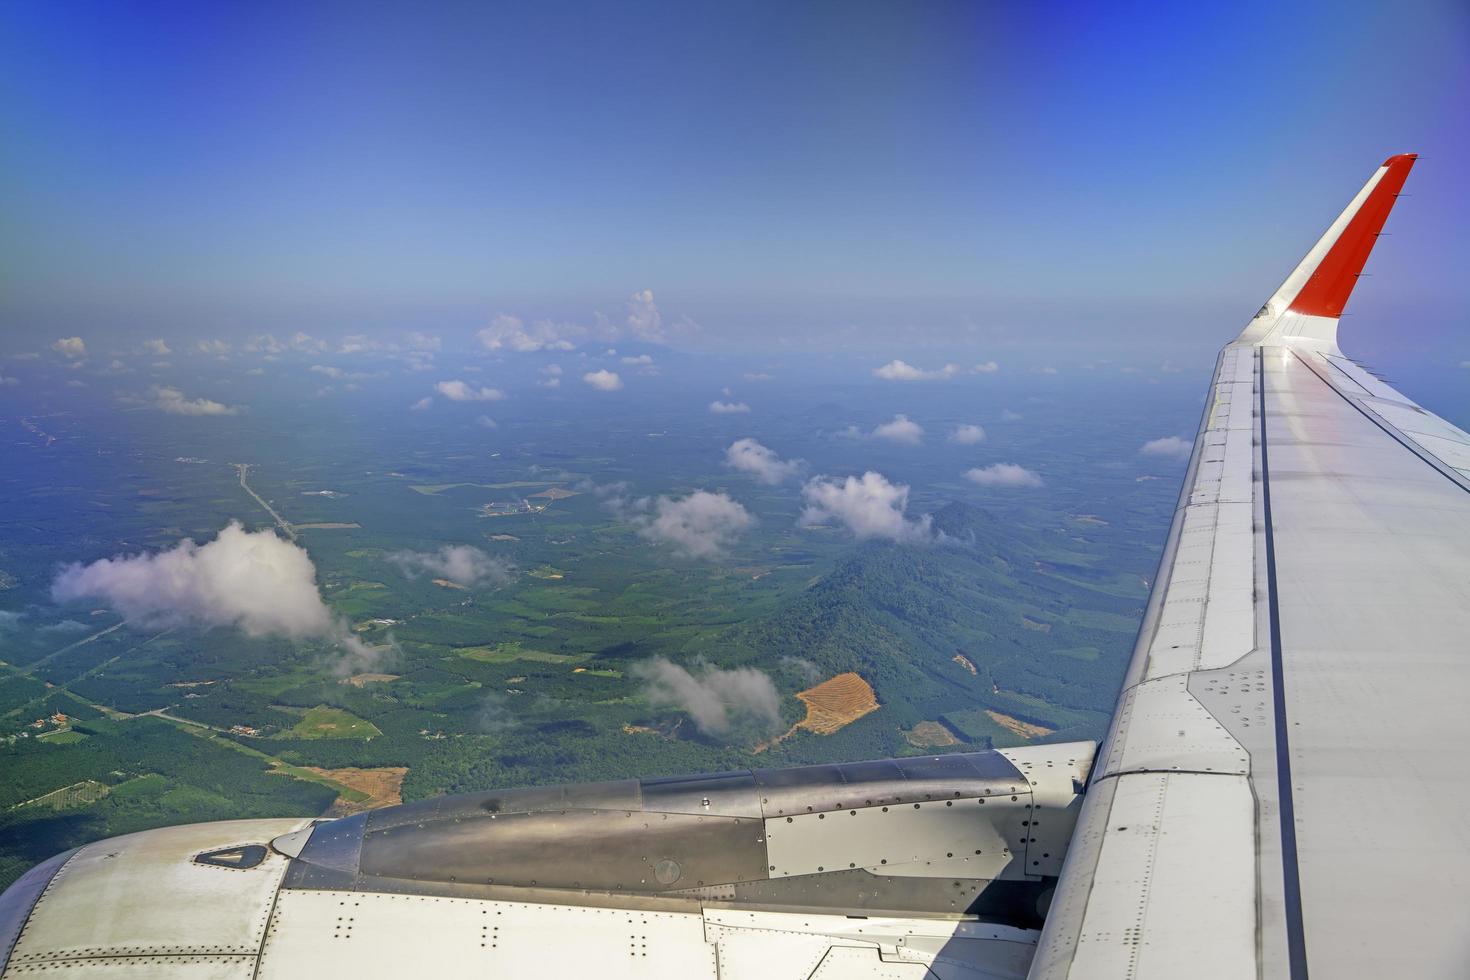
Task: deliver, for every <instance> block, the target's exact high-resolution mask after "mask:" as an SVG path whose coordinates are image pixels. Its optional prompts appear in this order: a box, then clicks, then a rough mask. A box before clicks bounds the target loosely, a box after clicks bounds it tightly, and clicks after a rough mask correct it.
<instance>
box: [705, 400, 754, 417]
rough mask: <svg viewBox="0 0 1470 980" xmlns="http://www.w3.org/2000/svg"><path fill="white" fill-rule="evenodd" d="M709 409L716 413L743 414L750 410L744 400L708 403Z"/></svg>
mask: <svg viewBox="0 0 1470 980" xmlns="http://www.w3.org/2000/svg"><path fill="white" fill-rule="evenodd" d="M709 410H710V411H711V412H713V413H714V414H716V415H744V414H746V413H747V412H749V411H750V406H749V405H747V404H745V402H721V401H713V402H710V403H709Z"/></svg>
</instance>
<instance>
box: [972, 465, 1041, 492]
mask: <svg viewBox="0 0 1470 980" xmlns="http://www.w3.org/2000/svg"><path fill="white" fill-rule="evenodd" d="M965 479H967V480H969V481H970V482H971V483H975V484H978V485H980V486H982V487H1039V486H1041V485H1042V479H1041V475H1040V474H1038V473H1037V472H1036V471H1035V470H1028V469H1026V467H1024V466H1018V465H1017V464H1015V463H993V464H991V465H990V466H986V467H983V468H982V467H978V466H977V467H975V468H974V469H970V470H966V471H965Z"/></svg>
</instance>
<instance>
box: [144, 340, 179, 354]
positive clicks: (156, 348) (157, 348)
mask: <svg viewBox="0 0 1470 980" xmlns="http://www.w3.org/2000/svg"><path fill="white" fill-rule="evenodd" d="M143 351H144V353H147V354H153V355H155V356H157V357H167V356H169V355H170V354H172V353H173V351H171V350H169V347H168V344H166V343H164V342H163V338H161V337H158V338H155V339H153V340H145V341H143Z"/></svg>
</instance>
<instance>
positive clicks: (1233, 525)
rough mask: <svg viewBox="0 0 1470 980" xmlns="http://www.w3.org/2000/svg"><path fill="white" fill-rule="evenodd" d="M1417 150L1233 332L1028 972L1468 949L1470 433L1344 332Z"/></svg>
mask: <svg viewBox="0 0 1470 980" xmlns="http://www.w3.org/2000/svg"><path fill="white" fill-rule="evenodd" d="M1414 160H1415V157H1414V156H1413V155H1412V154H1406V155H1401V156H1395V157H1391V158H1390V159H1388V160H1387V161H1385V162H1384V164H1383V166H1381V167H1380V168H1379V169H1378V170H1377V171H1376V172H1375V173H1374V174H1373V176H1372V177H1371V178H1370V179H1369V181H1368V183H1367V184H1366V185H1365V186H1364V188H1363V190H1362V191H1360V192H1359V193H1358V195H1357V196H1356V197H1355V198H1354V199H1353V201H1352V203H1351V204H1350V205H1349V206H1348V208H1347V210H1345V211H1344V212H1343V213H1342V215H1341V216H1340V217H1339V218H1338V219H1337V220H1336V221H1335V222H1334V223H1333V225H1332V226H1331V228H1329V229H1328V232H1327V234H1326V235H1324V236H1323V238H1322V240H1321V241H1319V242H1318V243H1317V245H1316V246H1315V247H1314V248H1313V249H1312V250H1311V252H1309V253H1308V254H1307V257H1306V258H1305V259H1303V261H1302V263H1301V265H1300V266H1298V268H1297V269H1296V270H1294V271H1293V272H1292V274H1291V276H1289V277H1288V278H1287V280H1286V282H1285V283H1284V284H1283V285H1282V286H1281V288H1280V289H1279V290H1277V292H1276V293H1275V294H1274V295H1273V296H1272V297H1271V299H1270V300H1268V301H1267V303H1266V304H1265V306H1263V307H1262V309H1261V312H1260V313H1259V314H1257V316H1256V317H1255V318H1254V319H1253V320H1252V321H1251V323H1250V324H1249V325H1248V326H1247V327H1246V328H1245V330H1244V331H1243V332H1242V333H1241V335H1240V337H1239V338H1237V339H1236V340H1235V341H1234V342H1232V343H1231V344H1229V345H1227V346H1226V347H1225V349H1224V350H1223V351H1221V354H1220V357H1219V360H1218V362H1217V366H1216V371H1215V376H1214V380H1213V382H1212V389H1211V396H1210V399H1209V405H1208V408H1207V410H1206V412H1205V416H1204V419H1203V421H1202V422H1201V425H1200V430H1199V434H1198V436H1197V437H1196V440H1195V448H1194V454H1193V457H1192V459H1191V461H1190V465H1189V470H1188V473H1187V476H1186V478H1185V482H1184V489H1183V492H1182V494H1181V496H1180V500H1179V506H1178V508H1177V510H1176V512H1175V518H1174V522H1173V526H1172V528H1171V531H1170V534H1169V539H1168V542H1167V544H1166V546H1165V551H1164V556H1163V560H1162V562H1161V565H1160V570H1159V575H1158V577H1157V580H1156V583H1155V586H1154V592H1153V595H1152V597H1151V598H1150V602H1149V606H1148V610H1147V612H1146V614H1145V618H1144V622H1143V627H1142V630H1141V631H1140V634H1139V639H1138V644H1137V646H1136V648H1135V651H1134V657H1133V660H1132V663H1131V665H1130V668H1129V672H1128V675H1127V678H1126V680H1125V682H1124V690H1123V693H1122V696H1121V698H1120V700H1119V704H1118V708H1117V711H1116V714H1115V717H1114V721H1113V726H1112V729H1111V731H1110V732H1109V735H1108V738H1107V740H1106V742H1105V743H1104V745H1103V749H1102V751H1101V753H1100V754H1099V756H1098V763H1097V764H1096V766H1095V767H1094V776H1093V780H1092V784H1091V786H1090V787H1089V790H1088V794H1087V798H1086V803H1085V804H1084V808H1083V812H1082V815H1081V817H1080V819H1079V823H1078V828H1077V832H1076V835H1075V836H1074V838H1073V841H1072V845H1071V849H1070V851H1069V853H1068V857H1067V863H1066V866H1065V867H1064V869H1063V873H1062V878H1061V881H1060V884H1059V887H1058V891H1057V895H1056V898H1055V900H1054V902H1053V905H1052V909H1051V912H1050V914H1049V916H1048V919H1047V923H1046V927H1045V929H1044V931H1043V935H1042V938H1041V941H1040V944H1039V947H1038V952H1037V956H1036V959H1035V962H1034V964H1033V969H1032V972H1031V976H1033V977H1041V978H1059V977H1072V978H1080V977H1120V976H1126V977H1178V976H1191V977H1221V978H1225V977H1232V978H1233V977H1291V978H1293V980H1303V978H1306V977H1307V976H1309V975H1310V974H1312V973H1315V974H1316V975H1317V976H1331V977H1343V976H1359V975H1362V976H1370V975H1371V976H1378V975H1382V974H1384V973H1387V972H1389V971H1390V970H1392V971H1395V972H1406V973H1408V974H1409V975H1413V976H1416V977H1430V976H1463V974H1464V969H1465V964H1466V963H1467V962H1470V940H1466V939H1465V938H1464V936H1465V935H1466V926H1467V925H1470V912H1467V905H1466V903H1465V901H1464V897H1463V896H1464V889H1465V887H1466V886H1467V885H1470V848H1467V846H1466V844H1467V842H1470V791H1467V788H1466V786H1465V784H1464V782H1463V780H1461V779H1459V778H1458V777H1459V774H1460V773H1461V772H1462V771H1463V762H1462V761H1461V760H1460V754H1461V752H1462V746H1463V745H1465V744H1466V742H1467V741H1470V716H1467V714H1466V713H1465V712H1464V710H1463V707H1462V704H1461V702H1462V700H1463V697H1464V695H1465V693H1466V692H1467V691H1470V653H1467V651H1466V649H1465V641H1464V637H1466V636H1470V436H1467V435H1466V433H1464V432H1463V431H1461V430H1460V429H1458V428H1456V427H1455V426H1453V425H1450V424H1449V423H1448V422H1446V421H1444V420H1443V419H1441V418H1439V417H1437V416H1435V415H1433V414H1432V413H1429V412H1427V411H1425V410H1424V409H1422V408H1420V407H1419V406H1417V405H1415V404H1414V403H1413V402H1412V401H1410V400H1409V399H1407V398H1405V397H1404V396H1403V395H1401V394H1399V393H1398V392H1397V391H1395V390H1394V389H1393V388H1391V387H1390V386H1388V385H1386V384H1384V383H1383V382H1382V381H1381V380H1379V379H1377V378H1376V377H1374V376H1373V375H1372V374H1370V373H1369V372H1368V371H1366V370H1364V369H1363V368H1362V367H1360V366H1359V365H1357V364H1356V363H1354V362H1353V361H1351V360H1350V359H1348V358H1346V357H1345V356H1343V354H1342V353H1341V351H1340V350H1339V349H1338V346H1337V323H1338V317H1339V316H1340V315H1341V313H1342V309H1343V307H1344V306H1345V304H1346V303H1347V300H1348V297H1349V295H1350V294H1351V292H1352V288H1353V286H1354V284H1355V283H1356V281H1357V279H1358V278H1359V276H1360V274H1361V272H1362V268H1363V265H1364V263H1365V262H1366V260H1367V258H1368V254H1369V252H1370V250H1371V248H1372V245H1373V243H1374V241H1376V239H1377V237H1378V236H1379V234H1380V233H1381V230H1382V227H1383V224H1384V221H1385V220H1386V218H1387V216H1388V212H1389V210H1390V209H1391V208H1392V206H1393V203H1394V200H1395V199H1396V198H1397V196H1398V195H1399V192H1400V189H1401V188H1402V187H1403V183H1404V179H1405V178H1406V177H1407V175H1408V172H1409V170H1410V168H1411V167H1412V166H1413V163H1414Z"/></svg>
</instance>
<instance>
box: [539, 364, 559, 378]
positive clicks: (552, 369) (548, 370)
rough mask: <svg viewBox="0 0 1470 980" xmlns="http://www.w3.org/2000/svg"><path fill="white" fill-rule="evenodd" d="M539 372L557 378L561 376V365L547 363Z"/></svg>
mask: <svg viewBox="0 0 1470 980" xmlns="http://www.w3.org/2000/svg"><path fill="white" fill-rule="evenodd" d="M541 373H542V374H545V375H549V376H550V377H553V378H559V377H561V365H560V364H548V365H546V366H545V367H544V368H542V369H541Z"/></svg>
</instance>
